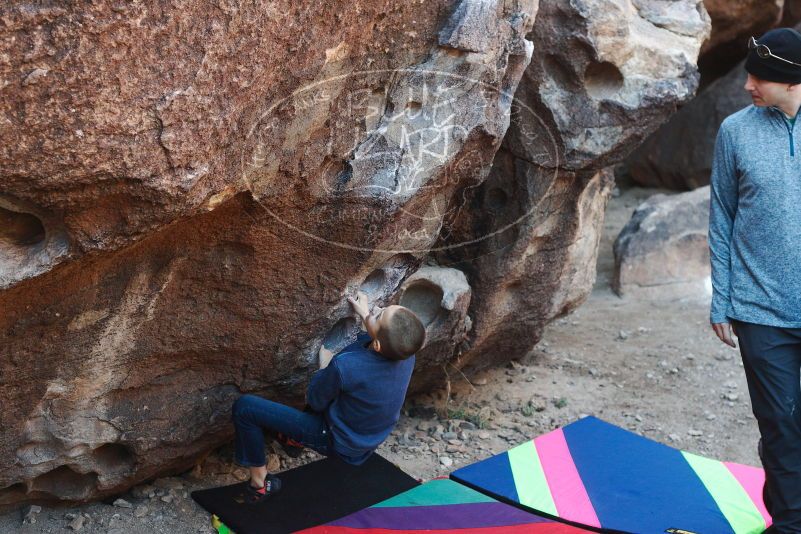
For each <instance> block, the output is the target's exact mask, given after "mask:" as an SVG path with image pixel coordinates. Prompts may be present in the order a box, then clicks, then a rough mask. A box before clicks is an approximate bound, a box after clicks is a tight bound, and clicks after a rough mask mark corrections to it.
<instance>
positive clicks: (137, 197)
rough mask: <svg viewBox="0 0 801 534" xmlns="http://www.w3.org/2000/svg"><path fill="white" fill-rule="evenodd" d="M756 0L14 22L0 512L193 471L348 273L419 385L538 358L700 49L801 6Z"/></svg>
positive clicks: (7, 67)
mask: <svg viewBox="0 0 801 534" xmlns="http://www.w3.org/2000/svg"><path fill="white" fill-rule="evenodd" d="M788 1H789V0H788ZM751 4H753V5H752V6H751V7H750V8H749V5H750V4H749V3H748V2H735V1H728V2H724V1H720V2H709V1H707V2H701V1H699V0H677V1H671V2H664V1H661V0H635V1H631V2H628V1H619V0H583V1H582V2H575V1H568V0H549V1H543V2H541V3H540V4H539V5H538V3H537V1H536V0H531V1H528V2H527V1H522V0H521V1H513V0H510V1H505V2H494V1H487V0H462V1H460V2H457V1H442V2H427V3H409V2H407V3H403V2H402V3H385V2H380V1H379V2H375V1H372V2H361V1H358V0H357V1H356V2H355V3H351V4H349V5H348V6H347V8H345V7H343V6H336V5H331V4H327V5H317V4H315V5H314V6H311V5H307V4H306V3H303V2H300V3H298V2H296V3H288V2H286V3H280V2H279V3H275V2H260V1H254V2H248V3H244V2H238V1H230V2H228V1H216V2H214V1H209V2H204V1H199V0H187V1H185V2H180V1H179V2H172V3H170V4H169V5H167V4H162V3H158V2H155V1H143V2H131V3H126V4H119V3H114V2H106V1H100V2H96V3H94V4H92V5H91V6H77V5H75V6H66V7H65V6H60V5H54V6H51V7H33V6H32V5H30V4H21V3H12V4H10V5H7V6H5V7H2V8H0V28H1V29H2V30H0V43H1V44H0V80H2V82H0V90H2V91H3V93H4V98H3V99H0V112H1V113H0V117H2V119H3V122H4V127H3V128H2V129H1V130H0V137H1V138H2V139H0V177H1V179H2V181H1V182H0V184H1V185H0V309H2V310H3V313H2V314H0V335H1V336H2V338H1V339H0V402H2V405H3V407H4V409H3V411H2V412H1V413H0V509H2V510H11V509H17V508H19V507H21V506H22V505H24V504H31V503H37V504H54V503H56V502H60V503H65V504H75V503H82V502H88V501H92V500H98V499H108V498H110V497H114V496H115V495H118V494H120V493H122V492H124V491H126V490H128V489H130V488H131V487H134V486H136V485H137V484H139V483H140V482H142V481H146V480H151V479H153V478H154V477H156V476H159V475H162V476H163V475H170V474H175V473H181V472H184V471H186V470H188V469H191V468H193V466H196V465H198V462H199V460H201V459H202V458H204V457H205V456H207V455H208V454H209V452H210V451H211V450H213V449H215V448H216V447H218V446H220V445H221V444H225V443H227V442H229V441H230V440H231V439H232V435H233V428H232V426H231V425H230V408H231V404H232V403H233V401H234V400H235V399H236V398H237V397H238V396H239V395H240V394H242V393H245V392H249V393H257V394H261V395H265V396H270V397H271V398H275V399H278V400H283V401H286V402H300V401H301V400H302V395H303V393H304V391H305V384H306V381H307V380H308V378H309V376H310V374H311V373H312V372H313V371H314V369H315V368H316V361H315V360H316V354H317V351H318V350H319V348H320V347H321V346H322V345H325V346H326V347H328V348H332V349H337V348H338V347H341V346H342V345H343V344H344V343H346V342H347V340H348V339H349V338H351V337H352V335H353V334H354V333H355V331H356V328H357V326H356V323H355V321H354V320H353V318H352V317H351V316H350V313H349V308H348V304H347V301H346V298H347V296H348V295H351V294H353V293H354V292H355V291H356V290H358V289H362V290H364V291H366V292H367V293H368V295H369V296H370V297H371V300H373V301H375V302H378V303H380V304H386V303H388V302H401V303H403V304H405V305H408V306H410V307H412V308H414V309H416V310H417V311H418V312H419V313H420V315H421V317H423V318H424V321H425V322H426V324H427V328H428V330H429V344H428V345H427V347H426V348H425V349H424V350H423V351H422V352H421V353H420V354H419V356H418V357H419V359H418V362H419V364H418V366H417V370H416V375H415V378H414V384H413V388H414V389H415V390H416V391H424V390H427V389H430V388H431V387H433V386H435V385H441V384H442V382H443V380H447V379H448V377H450V376H452V375H453V374H454V373H456V374H457V375H458V374H460V373H467V374H470V373H475V372H477V371H479V370H480V369H481V368H484V367H487V366H489V365H491V364H494V363H499V362H504V361H508V360H511V359H515V358H521V357H523V356H525V355H526V354H528V353H529V351H530V350H531V349H532V347H533V346H534V345H535V344H537V342H538V341H540V339H541V337H542V335H543V332H544V329H545V327H546V325H547V324H548V323H549V322H551V321H553V320H554V319H555V318H558V317H562V316H564V315H566V314H568V313H570V312H571V311H573V310H575V309H576V308H577V307H578V306H579V305H580V304H582V302H584V301H585V300H586V299H587V297H588V295H589V294H590V291H591V290H592V288H593V285H594V283H595V282H596V269H595V264H596V258H597V255H598V250H599V244H600V243H601V237H602V232H603V217H604V212H605V209H606V207H607V203H608V201H609V198H610V196H611V194H612V191H613V187H614V176H615V173H617V174H618V176H619V177H628V176H629V174H627V173H630V175H631V177H632V179H636V178H635V176H636V172H635V171H634V169H635V168H636V164H635V163H634V160H633V159H632V160H629V161H626V162H625V164H624V165H621V163H623V162H624V159H625V158H626V157H627V156H628V154H629V153H630V152H632V150H634V149H635V148H636V147H637V146H638V145H640V144H642V142H643V141H644V140H645V139H646V138H647V137H648V136H649V135H651V134H653V135H654V136H659V135H663V134H662V133H661V130H660V131H659V132H657V133H654V132H655V131H656V130H657V128H659V126H660V125H662V124H663V123H665V122H666V121H667V120H668V119H669V118H670V117H671V116H674V117H676V116H678V115H674V114H675V112H676V111H677V110H678V109H679V108H680V107H681V106H683V105H684V104H686V103H688V102H691V99H692V98H693V96H694V95H695V94H696V91H697V90H698V88H699V84H700V83H701V82H702V81H704V80H705V78H704V76H705V74H704V73H705V71H704V69H703V68H702V69H701V70H700V71H699V69H698V67H697V65H698V64H701V65H702V67H703V65H704V58H705V57H709V58H712V57H713V56H712V54H724V52H721V50H726V47H734V48H736V43H738V42H739V41H741V40H744V39H743V35H748V34H749V33H752V32H754V31H756V29H757V28H759V29H762V28H764V29H767V28H768V27H770V26H771V25H776V24H778V23H780V22H782V21H787V20H791V21H792V20H793V17H795V14H796V13H797V12H798V11H799V10H798V9H797V8H796V7H794V6H790V5H788V6H784V5H783V4H782V2H780V1H777V2H775V4H776V8H775V10H774V9H773V8H772V7H771V13H773V14H772V15H770V16H765V15H764V13H765V11H764V10H763V9H762V7H763V6H762V4H763V3H759V6H757V2H751ZM758 7H759V8H760V9H758ZM748 9H751V11H747V10H748ZM742 10H746V11H742ZM741 13H747V14H745V15H743V14H741ZM757 14H758V16H757ZM710 15H711V17H710ZM765 17H767V18H765ZM782 17H784V18H783V19H782ZM756 19H759V20H760V21H761V22H759V23H756V22H754V21H755V20H756ZM763 19H764V20H763ZM752 23H753V24H752ZM746 26H747V27H746ZM710 35H711V36H712V38H711V40H710ZM699 54H701V55H700V57H699ZM704 54H706V55H704ZM727 54H729V53H728V52H727V53H726V54H724V55H725V56H726V58H727V59H726V61H731V58H734V57H735V56H736V53H735V52H731V53H730V55H727ZM740 57H741V56H740ZM710 61H712V60H710ZM714 61H715V62H716V63H715V64H716V65H717V64H718V63H721V62H722V61H723V60H720V61H718V60H717V59H715V60H714ZM732 64H736V59H734V63H732ZM734 70H735V71H736V67H735V69H734ZM709 71H710V72H712V69H709ZM732 72H734V71H732ZM708 76H710V77H712V78H719V76H720V74H719V73H711V74H708ZM724 79H725V78H720V83H722V82H723V81H724ZM714 83H718V82H714ZM713 85H714V84H713V83H711V82H710V84H709V85H708V87H707V89H706V90H705V91H704V92H702V93H701V94H700V97H699V98H702V97H703V96H704V94H706V92H707V91H709V90H710V89H712V88H713ZM696 100H698V98H697V99H696ZM692 102H695V101H692ZM690 105H692V104H690ZM721 120H722V117H721ZM640 150H642V149H640ZM628 169H631V170H630V171H629V170H628ZM646 174H648V173H646ZM654 174H657V173H656V172H650V175H654ZM660 185H667V184H661V183H660ZM657 212H658V210H657ZM642 219H643V217H642V216H640V217H639V219H638V220H642ZM634 229H635V230H636V228H634ZM665 235H666V236H669V235H670V234H669V233H665ZM666 239H668V240H669V237H668V238H666ZM628 242H630V243H635V242H636V239H630V240H628ZM619 248H620V249H621V250H623V248H625V247H619ZM628 249H630V250H635V251H638V250H639V251H646V252H647V251H649V250H652V249H649V248H648V247H647V246H641V247H634V246H630V247H628ZM643 256H648V254H645V253H643ZM618 261H622V259H621V260H618ZM618 271H619V269H618ZM681 280H682V281H686V280H685V279H684V278H682V279H681ZM627 283H629V282H625V283H623V284H617V285H616V287H617V288H618V289H620V291H621V292H622V291H624V289H621V288H624V287H625V286H626V284H627ZM632 283H633V284H636V285H643V284H644V283H647V282H642V279H641V278H640V279H636V280H634V282H632ZM452 439H457V440H458V439H459V438H458V436H457V438H452ZM452 445H453V444H452ZM76 518H77V516H76V517H74V518H72V519H76ZM79 528H80V527H79Z"/></svg>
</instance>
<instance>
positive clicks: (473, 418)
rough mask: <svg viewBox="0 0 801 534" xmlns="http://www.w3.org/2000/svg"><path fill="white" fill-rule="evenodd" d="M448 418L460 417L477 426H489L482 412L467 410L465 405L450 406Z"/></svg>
mask: <svg viewBox="0 0 801 534" xmlns="http://www.w3.org/2000/svg"><path fill="white" fill-rule="evenodd" d="M447 415H448V419H459V420H461V421H469V422H470V423H473V424H474V425H476V428H479V429H484V428H487V420H486V419H485V418H484V417H483V416H482V415H481V413H480V412H474V411H469V410H466V409H465V408H464V407H463V406H462V407H459V408H448V414H447Z"/></svg>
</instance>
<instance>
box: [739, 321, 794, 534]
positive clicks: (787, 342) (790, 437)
mask: <svg viewBox="0 0 801 534" xmlns="http://www.w3.org/2000/svg"><path fill="white" fill-rule="evenodd" d="M732 325H733V326H734V329H735V332H736V334H737V339H738V341H739V345H740V354H741V355H742V358H743V367H744V368H745V377H746V380H747V381H748V393H749V394H750V396H751V407H752V409H753V412H754V417H756V420H757V424H758V425H759V432H760V434H761V435H762V455H761V456H762V466H763V467H764V468H765V491H766V493H767V499H766V503H765V504H766V505H767V506H768V512H770V515H771V516H772V517H773V524H774V529H773V530H775V531H776V532H778V533H781V534H785V533H801V328H779V327H775V326H766V325H760V324H754V323H746V322H743V321H737V320H732ZM773 530H771V532H773Z"/></svg>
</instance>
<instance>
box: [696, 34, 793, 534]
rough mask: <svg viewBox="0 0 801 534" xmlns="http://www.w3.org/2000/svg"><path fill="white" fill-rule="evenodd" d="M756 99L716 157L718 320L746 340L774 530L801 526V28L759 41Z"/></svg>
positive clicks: (726, 334) (751, 71) (753, 52)
mask: <svg viewBox="0 0 801 534" xmlns="http://www.w3.org/2000/svg"><path fill="white" fill-rule="evenodd" d="M748 48H749V50H748V57H747V59H746V62H745V69H746V71H747V72H748V79H747V81H746V83H745V86H744V88H745V90H746V91H748V92H750V93H751V97H752V99H753V105H750V106H748V107H746V108H744V109H742V110H740V111H738V112H736V113H734V114H732V115H730V116H728V117H726V119H725V120H724V121H723V123H722V124H721V126H720V129H719V131H718V134H717V138H716V140H715V155H714V160H713V164H712V176H711V179H710V181H711V184H710V185H711V192H710V212H709V251H710V260H711V264H712V304H711V309H710V323H711V324H712V328H713V330H714V331H715V334H717V336H718V337H719V338H720V339H721V341H723V342H724V343H727V344H728V345H730V346H732V347H736V345H735V343H734V341H733V340H732V334H734V335H735V336H737V338H738V340H739V341H740V354H741V356H742V360H743V368H744V369H745V375H746V380H747V382H748V392H749V394H750V397H751V406H752V410H753V413H754V416H755V417H756V420H757V424H758V425H759V432H760V434H761V436H762V437H761V439H760V447H759V448H760V458H761V459H762V465H763V466H764V468H765V475H766V481H765V488H764V491H763V495H764V497H765V503H766V506H767V508H768V511H769V512H770V514H771V516H772V517H773V526H772V527H771V528H770V529H768V531H769V532H777V533H781V534H785V533H801V137H800V136H799V135H797V134H796V133H795V132H796V130H795V122H796V114H797V112H798V110H799V107H800V106H801V85H799V84H801V34H799V33H798V32H796V31H795V30H793V29H791V28H778V29H775V30H771V31H769V32H767V33H766V34H765V35H763V36H762V37H760V38H759V39H754V38H753V37H752V38H751V39H750V41H749V46H748Z"/></svg>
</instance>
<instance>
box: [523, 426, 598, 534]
mask: <svg viewBox="0 0 801 534" xmlns="http://www.w3.org/2000/svg"><path fill="white" fill-rule="evenodd" d="M534 444H535V445H536V447H537V454H538V455H539V457H540V464H542V470H543V472H544V473H545V480H546V481H547V482H548V487H549V488H550V490H551V496H552V497H553V502H554V504H555V505H556V511H557V512H558V513H559V517H561V518H563V519H567V520H569V521H576V522H578V523H584V524H585V525H589V526H593V527H600V526H601V523H600V522H599V521H598V516H597V515H596V514H595V508H593V506H592V503H591V502H590V497H589V495H587V490H586V488H585V487H584V482H582V480H581V477H580V476H579V474H578V471H577V470H576V464H575V463H573V456H572V455H571V454H570V449H569V448H568V446H567V441H566V440H565V433H564V432H563V431H562V429H561V428H557V429H556V430H553V431H551V432H548V433H547V434H543V435H542V436H539V437H538V438H536V439H534Z"/></svg>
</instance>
